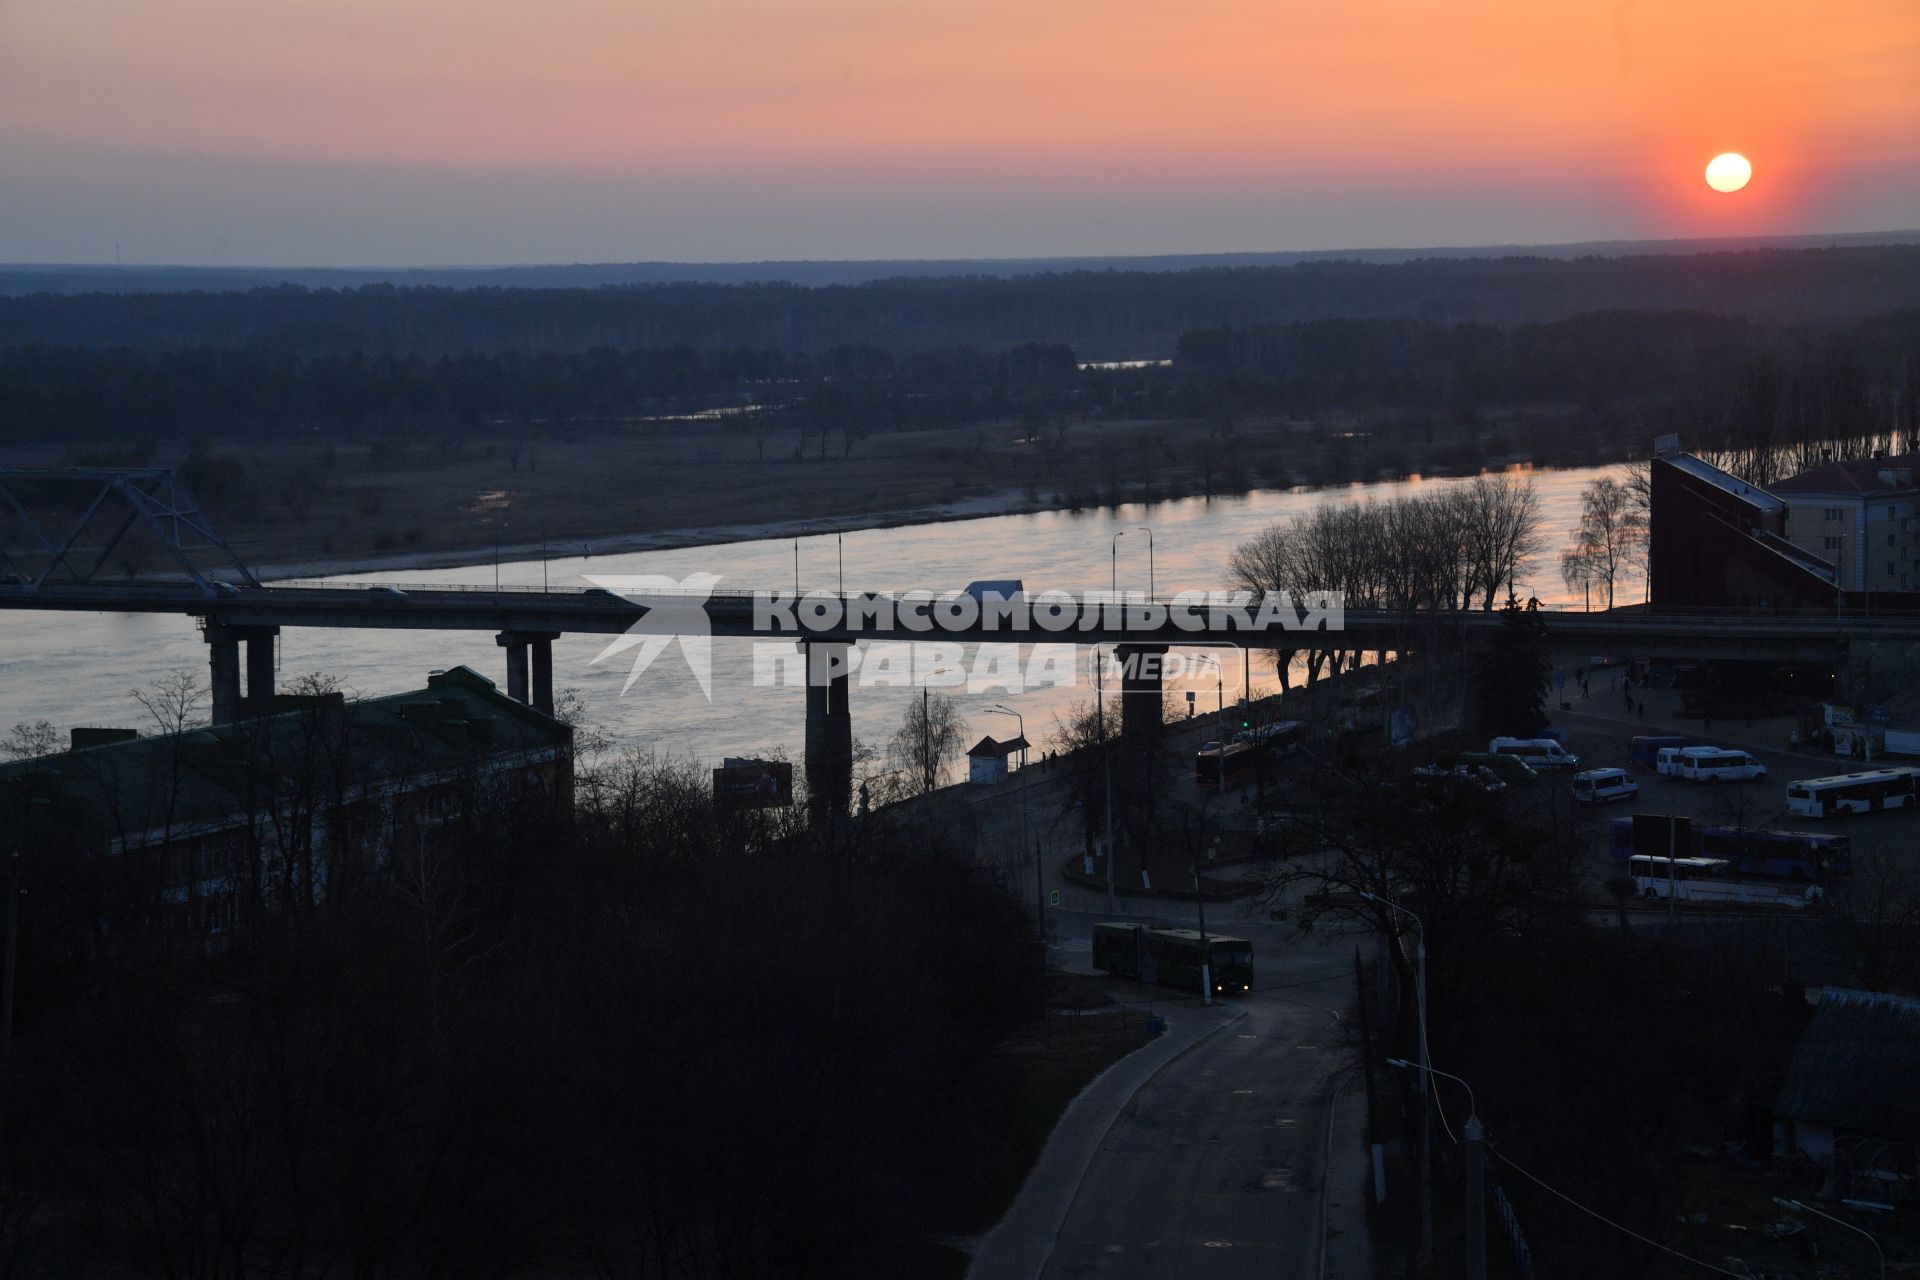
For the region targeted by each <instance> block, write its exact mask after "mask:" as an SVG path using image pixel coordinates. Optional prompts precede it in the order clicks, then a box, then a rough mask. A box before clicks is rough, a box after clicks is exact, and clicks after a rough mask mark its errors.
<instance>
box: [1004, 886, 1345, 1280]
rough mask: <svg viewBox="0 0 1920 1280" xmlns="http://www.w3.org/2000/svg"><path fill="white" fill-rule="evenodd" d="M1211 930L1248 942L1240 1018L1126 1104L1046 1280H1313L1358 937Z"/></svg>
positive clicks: (1257, 927) (1084, 1185) (1259, 927)
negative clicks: (1247, 983) (1246, 989)
mask: <svg viewBox="0 0 1920 1280" xmlns="http://www.w3.org/2000/svg"><path fill="white" fill-rule="evenodd" d="M1063 923H1064V922H1063ZM1075 926H1080V927H1085V926H1081V922H1079V921H1077V920H1076V921H1075V922H1074V925H1073V926H1068V927H1069V928H1070V929H1072V931H1073V932H1076V933H1077V932H1078V931H1079V928H1077V927H1075ZM1215 927H1216V928H1218V929H1219V930H1220V931H1221V932H1229V931H1231V932H1234V933H1238V934H1242V935H1251V936H1252V937H1253V939H1254V944H1255V949H1256V955H1255V961H1254V966H1255V967H1254V971H1255V974H1256V977H1257V979H1258V981H1257V982H1256V988H1257V989H1256V990H1255V992H1254V993H1253V995H1251V996H1248V997H1244V998H1242V999H1240V1000H1237V1001H1235V1002H1234V1004H1235V1005H1236V1006H1237V1007H1238V1008H1240V1009H1241V1010H1242V1011H1243V1012H1244V1014H1245V1016H1244V1017H1242V1018H1240V1019H1239V1020H1238V1021H1235V1022H1234V1023H1232V1024H1231V1025H1229V1026H1227V1027H1226V1028H1224V1029H1222V1030H1220V1031H1217V1032H1215V1033H1214V1034H1212V1035H1211V1036H1209V1037H1207V1038H1206V1039H1205V1040H1203V1041H1202V1042H1200V1043H1199V1044H1198V1045H1196V1046H1195V1047H1194V1048H1193V1049H1191V1050H1190V1051H1188V1052H1186V1053H1184V1054H1182V1055H1181V1056H1180V1057H1178V1058H1176V1059H1174V1060H1173V1061H1172V1062H1170V1063H1168V1064H1167V1065H1166V1066H1165V1067H1163V1068H1162V1069H1161V1070H1160V1071H1159V1072H1157V1073H1156V1074H1155V1075H1154V1076H1153V1077H1152V1078H1151V1079H1150V1080H1148V1081H1147V1082H1146V1083H1145V1084H1144V1085H1142V1086H1141V1087H1140V1088H1139V1089H1138V1090H1137V1091H1136V1092H1135V1093H1134V1095H1133V1097H1132V1099H1131V1100H1130V1101H1129V1102H1128V1103H1127V1104H1126V1106H1125V1107H1124V1108H1123V1109H1122V1110H1121V1112H1120V1114H1119V1116H1118V1117H1116V1118H1115V1120H1114V1122H1113V1124H1112V1127H1111V1128H1110V1129H1109V1130H1108V1131H1107V1133H1106V1136H1105V1138H1104V1139H1103V1140H1102V1141H1101V1143H1100V1145H1099V1148H1098V1150H1097V1151H1096V1152H1095V1153H1094V1155H1093V1158H1092V1160H1091V1161H1090V1162H1089V1164H1088V1165H1087V1168H1086V1172H1085V1174H1084V1176H1083V1177H1082V1178H1081V1180H1080V1185H1079V1189H1078V1191H1077V1192H1076V1193H1075V1196H1074V1199H1073V1204H1072V1208H1071V1209H1070V1210H1069V1211H1068V1213H1067V1217H1066V1220H1065V1222H1064V1223H1063V1224H1062V1225H1061V1228H1060V1234H1059V1237H1058V1240H1057V1242H1056V1244H1055V1247H1054V1250H1053V1254H1052V1257H1051V1258H1050V1259H1049V1261H1048V1263H1047V1265H1046V1267H1045V1268H1044V1270H1043V1271H1042V1272H1041V1274H1042V1275H1044V1276H1048V1277H1056V1278H1064V1277H1083V1276H1088V1277H1090V1276H1100V1277H1116V1276H1125V1277H1182V1276H1191V1277H1202V1276H1204V1277H1207V1278H1208V1280H1213V1278H1215V1277H1237V1276H1248V1277H1252V1276H1259V1277H1262V1278H1263V1280H1271V1278H1272V1277H1288V1278H1292V1277H1297V1278H1298V1280H1311V1278H1312V1277H1315V1276H1317V1275H1318V1274H1319V1265H1320V1248H1321V1215H1322V1208H1321V1198H1322V1192H1323V1183H1324V1178H1325V1169H1326V1161H1327V1144H1328V1132H1327V1126H1328V1124H1329V1117H1330V1112H1331V1107H1330V1103H1331V1102H1332V1099H1333V1090H1334V1087H1335V1076H1336V1074H1337V1073H1338V1071H1339V1069H1340V1067H1341V1065H1342V1061H1343V1051H1342V1045H1341V1040H1342V1036H1343V1031H1342V1028H1341V1026H1340V1021H1339V1019H1340V1014H1341V1012H1342V1011H1344V1009H1345V1008H1346V1006H1347V1003H1348V1002H1349V1000H1350V999H1351V997H1352V989H1353V983H1352V966H1353V959H1352V956H1353V952H1352V945H1353V941H1354V939H1353V938H1352V937H1351V936H1349V935H1344V934H1335V935H1332V936H1331V937H1327V938H1326V939H1325V941H1318V940H1300V939H1297V938H1295V937H1294V936H1293V935H1292V934H1291V932H1290V931H1286V930H1281V929H1277V928H1274V927H1272V926H1268V925H1263V924H1253V923H1252V922H1250V921H1244V920H1239V921H1233V922H1231V923H1227V922H1223V923H1222V924H1220V925H1218V926H1215ZM1069 945H1072V944H1069ZM1076 967H1077V966H1076Z"/></svg>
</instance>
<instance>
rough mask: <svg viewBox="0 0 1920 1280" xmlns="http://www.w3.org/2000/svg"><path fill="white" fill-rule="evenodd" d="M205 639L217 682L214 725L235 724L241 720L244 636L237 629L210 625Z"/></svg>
mask: <svg viewBox="0 0 1920 1280" xmlns="http://www.w3.org/2000/svg"><path fill="white" fill-rule="evenodd" d="M203 638H204V639H205V640H206V642H207V662H208V669H209V675H210V676H211V677H212V683H213V722H214V723H215V724H232V723H233V722H234V721H235V720H238V719H239V718H240V635H239V632H238V631H237V630H236V629H235V628H233V627H225V626H221V625H220V624H219V623H217V622H209V623H208V624H207V627H206V631H205V632H204V633H203Z"/></svg>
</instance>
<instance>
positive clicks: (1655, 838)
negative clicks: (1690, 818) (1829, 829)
mask: <svg viewBox="0 0 1920 1280" xmlns="http://www.w3.org/2000/svg"><path fill="white" fill-rule="evenodd" d="M1642 816H1643V817H1644V816H1646V815H1642ZM1653 826H1654V827H1657V828H1659V830H1658V831H1654V830H1650V831H1649V833H1648V835H1647V836H1646V838H1645V839H1644V840H1643V842H1642V845H1641V847H1640V848H1639V849H1635V848H1634V840H1633V819H1632V818H1615V819H1614V820H1613V821H1612V822H1611V823H1609V824H1608V827H1607V848H1608V851H1609V852H1611V853H1612V854H1613V856H1614V858H1615V859H1617V860H1618V861H1621V862H1625V861H1626V860H1627V859H1629V858H1631V857H1633V856H1634V855H1635V854H1636V853H1646V854H1658V855H1664V854H1665V853H1666V842H1667V837H1666V835H1665V834H1664V829H1665V823H1664V821H1659V822H1656V823H1654V824H1653ZM1678 831H1679V837H1678V839H1677V841H1676V842H1675V846H1674V851H1675V852H1676V853H1678V854H1682V855H1686V856H1689V857H1707V858H1720V859H1724V860H1725V861H1728V862H1731V863H1732V864H1733V865H1734V867H1735V868H1736V869H1737V870H1738V871H1739V872H1740V874H1741V875H1744V876H1768V877H1772V878H1773V879H1777V880H1811V881H1814V882H1815V883H1825V882H1827V881H1829V880H1841V879H1845V878H1846V877H1847V876H1850V875H1852V874H1853V841H1852V840H1851V839H1849V838H1848V837H1846V836H1843V835H1830V834H1827V833H1825V832H1818V831H1749V830H1744V829H1742V828H1739V827H1704V828H1698V829H1695V828H1693V827H1692V826H1691V824H1689V823H1686V821H1685V820H1684V819H1682V820H1681V825H1680V826H1679V828H1678Z"/></svg>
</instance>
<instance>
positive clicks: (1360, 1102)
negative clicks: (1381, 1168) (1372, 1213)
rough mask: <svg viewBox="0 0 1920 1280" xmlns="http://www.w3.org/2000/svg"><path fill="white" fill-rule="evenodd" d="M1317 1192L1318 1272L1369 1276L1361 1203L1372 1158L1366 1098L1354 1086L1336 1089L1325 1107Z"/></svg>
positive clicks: (1369, 1244)
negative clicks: (1321, 1181)
mask: <svg viewBox="0 0 1920 1280" xmlns="http://www.w3.org/2000/svg"><path fill="white" fill-rule="evenodd" d="M1320 1194H1321V1195H1322V1197H1324V1198H1323V1200H1322V1202H1321V1213H1320V1275H1321V1276H1322V1277H1323V1278H1324V1277H1326V1276H1340V1277H1354V1278H1355V1280H1360V1278H1361V1277H1366V1276H1371V1275H1372V1274H1373V1238H1372V1236H1371V1235H1370V1234H1369V1233H1368V1226H1369V1224H1368V1222H1367V1206H1368V1205H1369V1204H1370V1203H1372V1200H1373V1159H1372V1155H1371V1154H1370V1153H1369V1152H1368V1150H1367V1097H1366V1094H1365V1093H1364V1092H1363V1091H1361V1090H1359V1089H1354V1088H1344V1089H1342V1090H1341V1091H1340V1092H1339V1093H1337V1094H1336V1095H1335V1096H1334V1099H1333V1104H1332V1106H1331V1107H1330V1108H1329V1109H1328V1116H1327V1173H1326V1184H1325V1186H1323V1187H1322V1188H1321V1193H1320Z"/></svg>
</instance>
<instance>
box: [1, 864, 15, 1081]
mask: <svg viewBox="0 0 1920 1280" xmlns="http://www.w3.org/2000/svg"><path fill="white" fill-rule="evenodd" d="M19 936H20V851H19V850H18V849H15V850H14V851H13V852H12V853H10V854H8V855H7V942H6V957H5V972H4V974H0V1098H3V1097H5V1096H6V1088H5V1085H6V1078H7V1073H8V1072H9V1071H10V1070H11V1069H12V1065H13V972H14V965H15V958H16V957H17V956H18V955H19V944H18V939H19Z"/></svg>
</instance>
